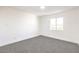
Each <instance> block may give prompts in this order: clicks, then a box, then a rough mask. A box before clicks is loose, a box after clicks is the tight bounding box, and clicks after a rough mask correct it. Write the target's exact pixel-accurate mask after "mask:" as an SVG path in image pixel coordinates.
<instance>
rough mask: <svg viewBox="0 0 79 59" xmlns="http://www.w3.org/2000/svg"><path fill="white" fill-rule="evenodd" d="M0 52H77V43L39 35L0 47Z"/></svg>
mask: <svg viewBox="0 0 79 59" xmlns="http://www.w3.org/2000/svg"><path fill="white" fill-rule="evenodd" d="M0 53H79V45H78V44H75V43H71V42H67V41H63V40H58V39H55V38H50V37H46V36H41V35H40V36H37V37H34V38H31V39H28V40H23V41H20V42H16V43H13V44H9V45H6V46H3V47H0Z"/></svg>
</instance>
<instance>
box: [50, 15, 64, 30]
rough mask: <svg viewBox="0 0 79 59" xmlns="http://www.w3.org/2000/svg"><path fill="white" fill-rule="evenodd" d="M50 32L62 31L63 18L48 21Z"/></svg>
mask: <svg viewBox="0 0 79 59" xmlns="http://www.w3.org/2000/svg"><path fill="white" fill-rule="evenodd" d="M50 30H63V17H57V18H52V19H50Z"/></svg>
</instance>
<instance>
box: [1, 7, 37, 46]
mask: <svg viewBox="0 0 79 59" xmlns="http://www.w3.org/2000/svg"><path fill="white" fill-rule="evenodd" d="M37 35H38V20H37V16H35V15H33V14H30V13H26V12H23V11H20V10H17V9H13V8H11V7H0V46H3V45H6V44H10V43H13V42H17V41H21V40H24V39H28V38H31V37H34V36H37Z"/></svg>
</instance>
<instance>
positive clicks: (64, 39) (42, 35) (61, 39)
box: [42, 34, 79, 45]
mask: <svg viewBox="0 0 79 59" xmlns="http://www.w3.org/2000/svg"><path fill="white" fill-rule="evenodd" d="M42 36H47V37H51V38H56V39H58V40H64V41H67V42H72V43H76V44H78V45H79V42H75V41H70V40H67V39H65V38H60V37H54V36H52V35H47V34H42Z"/></svg>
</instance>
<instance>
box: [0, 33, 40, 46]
mask: <svg viewBox="0 0 79 59" xmlns="http://www.w3.org/2000/svg"><path fill="white" fill-rule="evenodd" d="M37 36H39V34H35V35H32V36H29V37H27V38H24V39H17V40H14V41H9V42H6V43H5V44H4V43H1V44H0V47H1V46H5V45H9V44H13V43H16V42H19V41H22V40H27V39H30V38H33V37H37Z"/></svg>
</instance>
